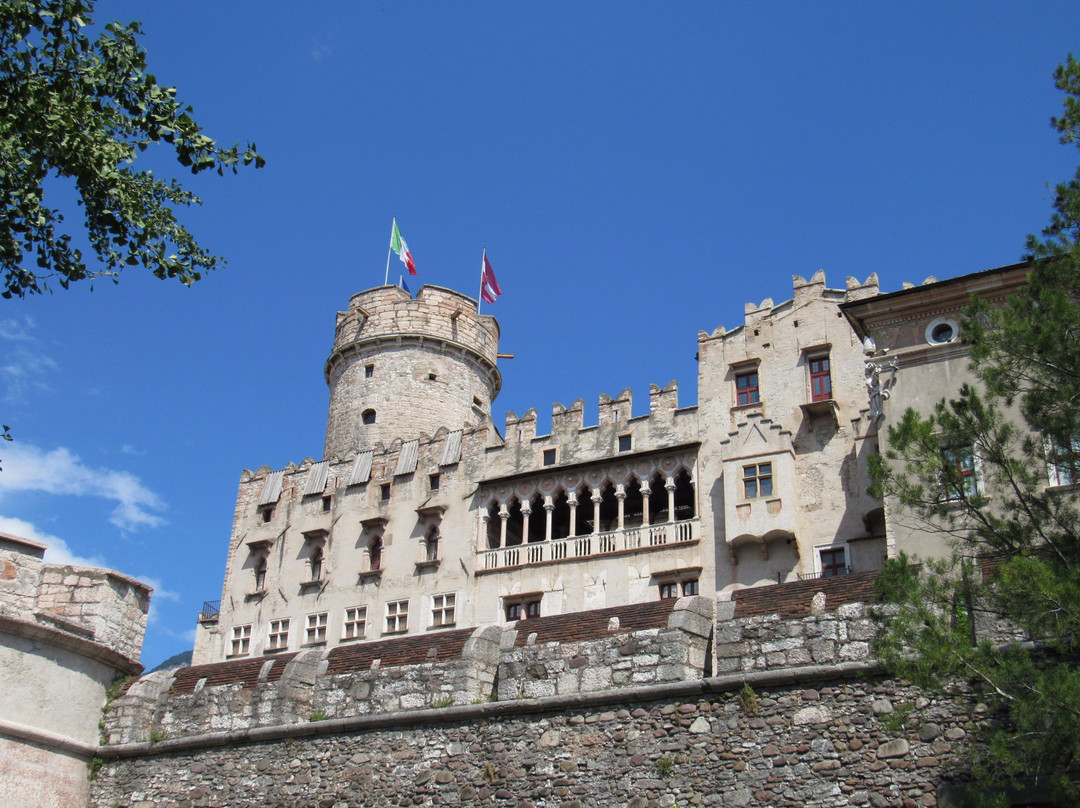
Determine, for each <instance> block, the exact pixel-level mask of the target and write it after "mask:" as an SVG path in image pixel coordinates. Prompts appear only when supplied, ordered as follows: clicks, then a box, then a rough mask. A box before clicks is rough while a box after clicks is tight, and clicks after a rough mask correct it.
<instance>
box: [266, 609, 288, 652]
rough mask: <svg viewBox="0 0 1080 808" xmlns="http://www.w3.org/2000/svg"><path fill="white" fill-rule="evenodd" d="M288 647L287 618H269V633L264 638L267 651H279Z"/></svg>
mask: <svg viewBox="0 0 1080 808" xmlns="http://www.w3.org/2000/svg"><path fill="white" fill-rule="evenodd" d="M288 647H289V618H287V617H286V618H285V619H284V620H271V621H270V633H269V634H268V635H267V638H266V650H267V651H280V650H282V649H284V648H288Z"/></svg>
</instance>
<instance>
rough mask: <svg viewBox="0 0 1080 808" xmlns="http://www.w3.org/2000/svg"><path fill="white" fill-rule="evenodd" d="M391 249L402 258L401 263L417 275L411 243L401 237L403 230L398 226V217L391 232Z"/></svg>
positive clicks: (411, 273)
mask: <svg viewBox="0 0 1080 808" xmlns="http://www.w3.org/2000/svg"><path fill="white" fill-rule="evenodd" d="M384 221H385V220H384ZM390 249H391V250H393V251H394V254H395V255H397V257H398V258H400V259H401V263H403V264H404V265H405V267H406V269H408V270H409V274H410V275H415V274H416V262H415V261H413V257H412V253H411V252H409V245H408V244H406V243H405V239H403V238H402V237H401V231H400V230H398V226H397V219H394V231H393V233H391V234H390Z"/></svg>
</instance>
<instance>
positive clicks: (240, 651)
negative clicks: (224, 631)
mask: <svg viewBox="0 0 1080 808" xmlns="http://www.w3.org/2000/svg"><path fill="white" fill-rule="evenodd" d="M229 639H230V644H229V656H231V657H234V656H247V655H248V654H250V653H251V623H245V624H244V625H242V626H233V627H232V636H231V637H230V638H229Z"/></svg>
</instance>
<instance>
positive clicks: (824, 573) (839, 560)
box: [818, 547, 848, 578]
mask: <svg viewBox="0 0 1080 808" xmlns="http://www.w3.org/2000/svg"><path fill="white" fill-rule="evenodd" d="M818 558H819V559H820V560H821V577H822V578H832V577H833V576H835V575H847V572H848V567H847V551H846V550H845V549H844V548H843V547H829V548H826V549H824V550H819V551H818Z"/></svg>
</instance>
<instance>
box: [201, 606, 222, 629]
mask: <svg viewBox="0 0 1080 808" xmlns="http://www.w3.org/2000/svg"><path fill="white" fill-rule="evenodd" d="M219 614H221V601H220V600H204V601H203V605H202V609H201V610H200V611H199V622H200V623H201V622H205V621H207V620H217V619H218V615H219Z"/></svg>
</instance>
